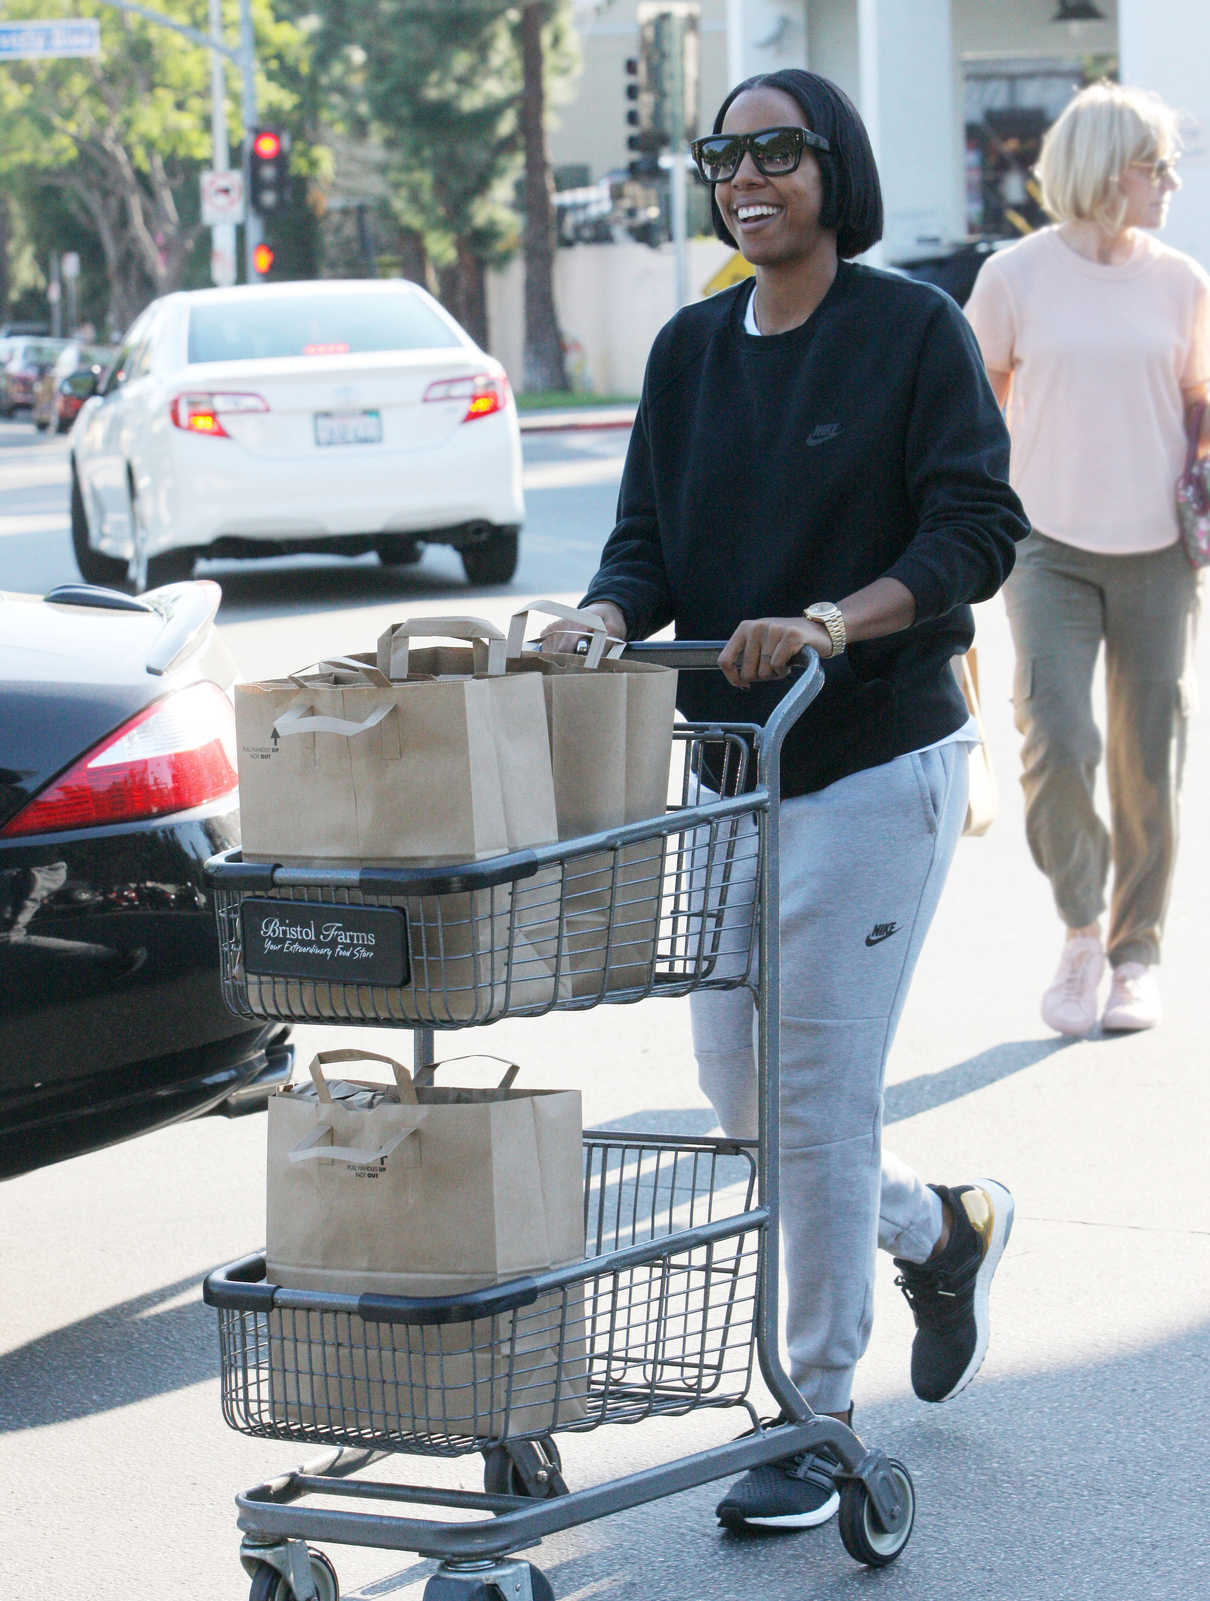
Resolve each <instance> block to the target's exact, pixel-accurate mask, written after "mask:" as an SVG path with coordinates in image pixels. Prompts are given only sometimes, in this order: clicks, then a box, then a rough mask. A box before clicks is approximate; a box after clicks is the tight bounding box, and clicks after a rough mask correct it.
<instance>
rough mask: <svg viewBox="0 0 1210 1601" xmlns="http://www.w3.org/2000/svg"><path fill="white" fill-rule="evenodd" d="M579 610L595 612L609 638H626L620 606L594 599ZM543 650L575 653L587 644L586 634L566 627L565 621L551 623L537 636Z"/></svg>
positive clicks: (624, 623)
mask: <svg viewBox="0 0 1210 1601" xmlns="http://www.w3.org/2000/svg"><path fill="white" fill-rule="evenodd" d="M580 610H581V611H591V612H596V614H597V616H598V617H599V618H600V619H601V621H602V622H603V623H604V624H605V632H606V633H607V634H608V635H609V637H610V638H611V639H625V638H626V619H625V617H624V616H623V615H622V611H621V608H620V607H618V606H615V605H614V603H613V601H611V600H594V601H593V603H592V604H591V605H590V606H582V607H581V608H580ZM539 637H540V640H541V644H542V649H543V650H550V651H561V652H571V653H572V654H574V653H575V651H576V650H578V649H583V648H585V647H586V646H587V643H588V641H587V636H586V635H585V634H584V633H583V632H581V631H579V630H577V629H574V628H568V626H567V624H566V623H560V622H555V623H551V625H550V627H549V628H544V629H543V630H542V633H541V635H540V636H539Z"/></svg>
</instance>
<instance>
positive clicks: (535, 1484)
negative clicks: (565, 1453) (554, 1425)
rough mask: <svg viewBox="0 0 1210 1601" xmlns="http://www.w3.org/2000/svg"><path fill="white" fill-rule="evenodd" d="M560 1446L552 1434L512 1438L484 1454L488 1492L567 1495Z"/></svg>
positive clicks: (538, 1496) (538, 1497)
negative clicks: (522, 1438)
mask: <svg viewBox="0 0 1210 1601" xmlns="http://www.w3.org/2000/svg"><path fill="white" fill-rule="evenodd" d="M562 1467H563V1459H562V1458H561V1457H560V1455H559V1447H558V1446H557V1445H556V1444H555V1442H554V1441H553V1440H552V1439H551V1437H550V1435H549V1434H542V1435H539V1437H538V1438H537V1439H536V1440H511V1441H509V1442H507V1443H506V1444H504V1445H492V1446H489V1447H488V1448H487V1450H486V1451H484V1453H483V1488H484V1489H485V1490H486V1491H487V1493H488V1494H489V1495H526V1496H529V1497H530V1499H531V1500H534V1501H546V1500H549V1499H550V1497H551V1496H553V1495H566V1494H567V1486H566V1484H564V1482H563V1475H562V1472H561V1469H562Z"/></svg>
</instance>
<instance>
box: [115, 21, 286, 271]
mask: <svg viewBox="0 0 1210 1601" xmlns="http://www.w3.org/2000/svg"><path fill="white" fill-rule="evenodd" d="M98 3H99V4H100V5H103V6H113V7H114V8H115V9H116V10H118V11H129V12H130V13H131V14H132V15H133V16H136V17H142V18H143V19H144V20H145V21H147V22H154V23H155V24H156V25H157V26H158V27H161V28H171V29H172V31H173V33H180V34H183V35H184V36H185V38H186V39H192V40H193V42H194V44H200V45H201V46H202V47H203V49H205V50H210V51H213V52H214V56H213V58H212V65H211V73H210V92H211V98H212V106H211V120H212V124H213V137H214V141H215V147H214V158H213V162H214V168H215V170H216V171H219V172H221V171H225V170H226V166H227V161H228V159H229V158H228V156H227V124H226V121H225V107H226V98H227V97H226V92H225V86H224V82H223V75H222V64H221V62H219V61H218V59H217V58H218V57H219V56H225V57H226V58H227V60H229V61H234V62H235V63H236V65H237V66H238V67H239V69H240V86H241V96H240V99H241V110H242V113H243V121H244V163H243V166H244V194H245V195H247V194H248V173H249V169H250V166H251V150H250V148H249V147H250V145H251V142H252V130H253V129H254V128H255V127H256V35H255V34H254V33H253V30H252V4H251V0H239V44H238V45H237V46H236V48H235V49H234V50H233V49H232V48H231V47H230V45H225V44H224V43H223V42H222V13H221V10H220V9H219V5H218V0H210V34H209V36H207V35H206V34H204V33H201V32H199V30H198V29H197V28H190V27H188V26H187V25H186V24H185V23H183V22H177V21H175V20H174V19H173V18H172V17H166V16H165V15H164V14H163V12H162V11H151V10H149V9H148V8H147V7H146V6H140V5H135V4H134V0H98ZM220 139H221V141H222V145H221V151H222V161H221V162H220V160H219V153H220V145H219V140H220ZM246 217H247V221H246V222H245V223H244V275H245V277H246V279H247V281H248V282H249V283H252V282H253V280H254V278H255V276H256V275H255V273H254V272H253V268H252V253H253V251H254V250H255V249H256V247H257V245H258V244H259V243H260V240H261V227H260V218H259V217H257V216H254V215H253V212H252V208H251V207H249V208H248V210H247V212H246ZM225 226H227V227H234V224H231V223H228V224H226V225H225ZM233 249H234V246H233Z"/></svg>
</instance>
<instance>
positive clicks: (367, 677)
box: [289, 656, 391, 689]
mask: <svg viewBox="0 0 1210 1601" xmlns="http://www.w3.org/2000/svg"><path fill="white" fill-rule="evenodd" d="M320 673H329V674H331V675H332V677H333V678H335V677H336V675H337V674H339V673H349V674H351V675H352V684H351V685H349V686H346V685H344V684H337V683H332V684H323V683H319V682H317V677H318V675H319V674H320ZM289 678H290V682H291V683H293V684H297V685H298V687H299V689H317V688H318V689H344V688H345V687H351V688H356V687H357V686H358V685H360V684H373V685H374V686H375V687H376V688H378V689H384V688H387V687H389V685H390V682H391V680H390V679H389V678H388V677H387V675H386V674H385V673H384V672H381V671H380V670H379V669H378V668H377V667H376V666H375V665H374V664H373V662H368V661H364V660H362V658H361V657H359V656H329V657H327V658H326V659H325V660H324V661H321V662H312V663H311V664H310V666H307V667H300V668H299V669H298V670H297V672H293V673H291V674H289Z"/></svg>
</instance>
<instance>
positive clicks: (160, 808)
mask: <svg viewBox="0 0 1210 1601" xmlns="http://www.w3.org/2000/svg"><path fill="white" fill-rule="evenodd" d="M237 784H238V776H237V774H236V766H235V717H234V713H233V712H232V710H231V702H230V701H229V700H228V699H227V697H226V695H224V694H223V692H222V690H221V689H220V688H219V687H218V685H217V684H211V683H200V684H191V685H190V686H189V688H188V689H181V690H177V691H175V692H174V693H173V694H171V695H166V696H165V697H164V699H163V700H158V701H156V702H155V703H154V704H153V705H151V706H147V707H144V709H143V710H142V711H141V712H139V713H138V714H137V715H136V716H134V717H132V718H131V719H130V721H129V722H128V723H124V724H123V725H122V727H121V728H119V729H118V730H117V732H116V733H113V734H110V735H109V737H108V738H107V739H104V740H102V741H101V743H100V744H99V745H97V746H96V747H95V748H94V749H93V750H91V751H89V752H88V753H87V754H86V755H84V756H81V757H80V759H79V761H77V762H76V763H75V764H74V765H73V766H72V767H69V768H68V769H67V771H66V772H64V773H61V774H60V775H59V777H58V778H56V779H55V781H54V783H52V784H51V785H50V786H49V787H48V788H47V789H44V790H43V791H42V793H41V794H39V795H35V796H34V798H33V800H31V801H30V803H29V805H28V806H26V807H24V808H23V809H22V810H21V811H19V812H18V813H17V815H16V816H15V817H13V818H10V819H9V821H8V822H7V823H6V824H5V825H4V827H3V828H0V835H3V836H4V837H5V838H11V837H13V836H15V835H21V834H48V833H55V832H58V831H60V830H63V829H70V828H96V827H98V826H100V825H101V824H103V823H133V822H137V821H139V820H141V819H142V818H147V817H161V816H163V815H164V814H165V813H166V812H183V811H187V810H188V809H189V808H190V807H192V806H202V805H205V803H206V802H207V801H212V800H218V799H219V798H220V797H222V796H224V795H232V794H234V792H235V790H236V787H237Z"/></svg>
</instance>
